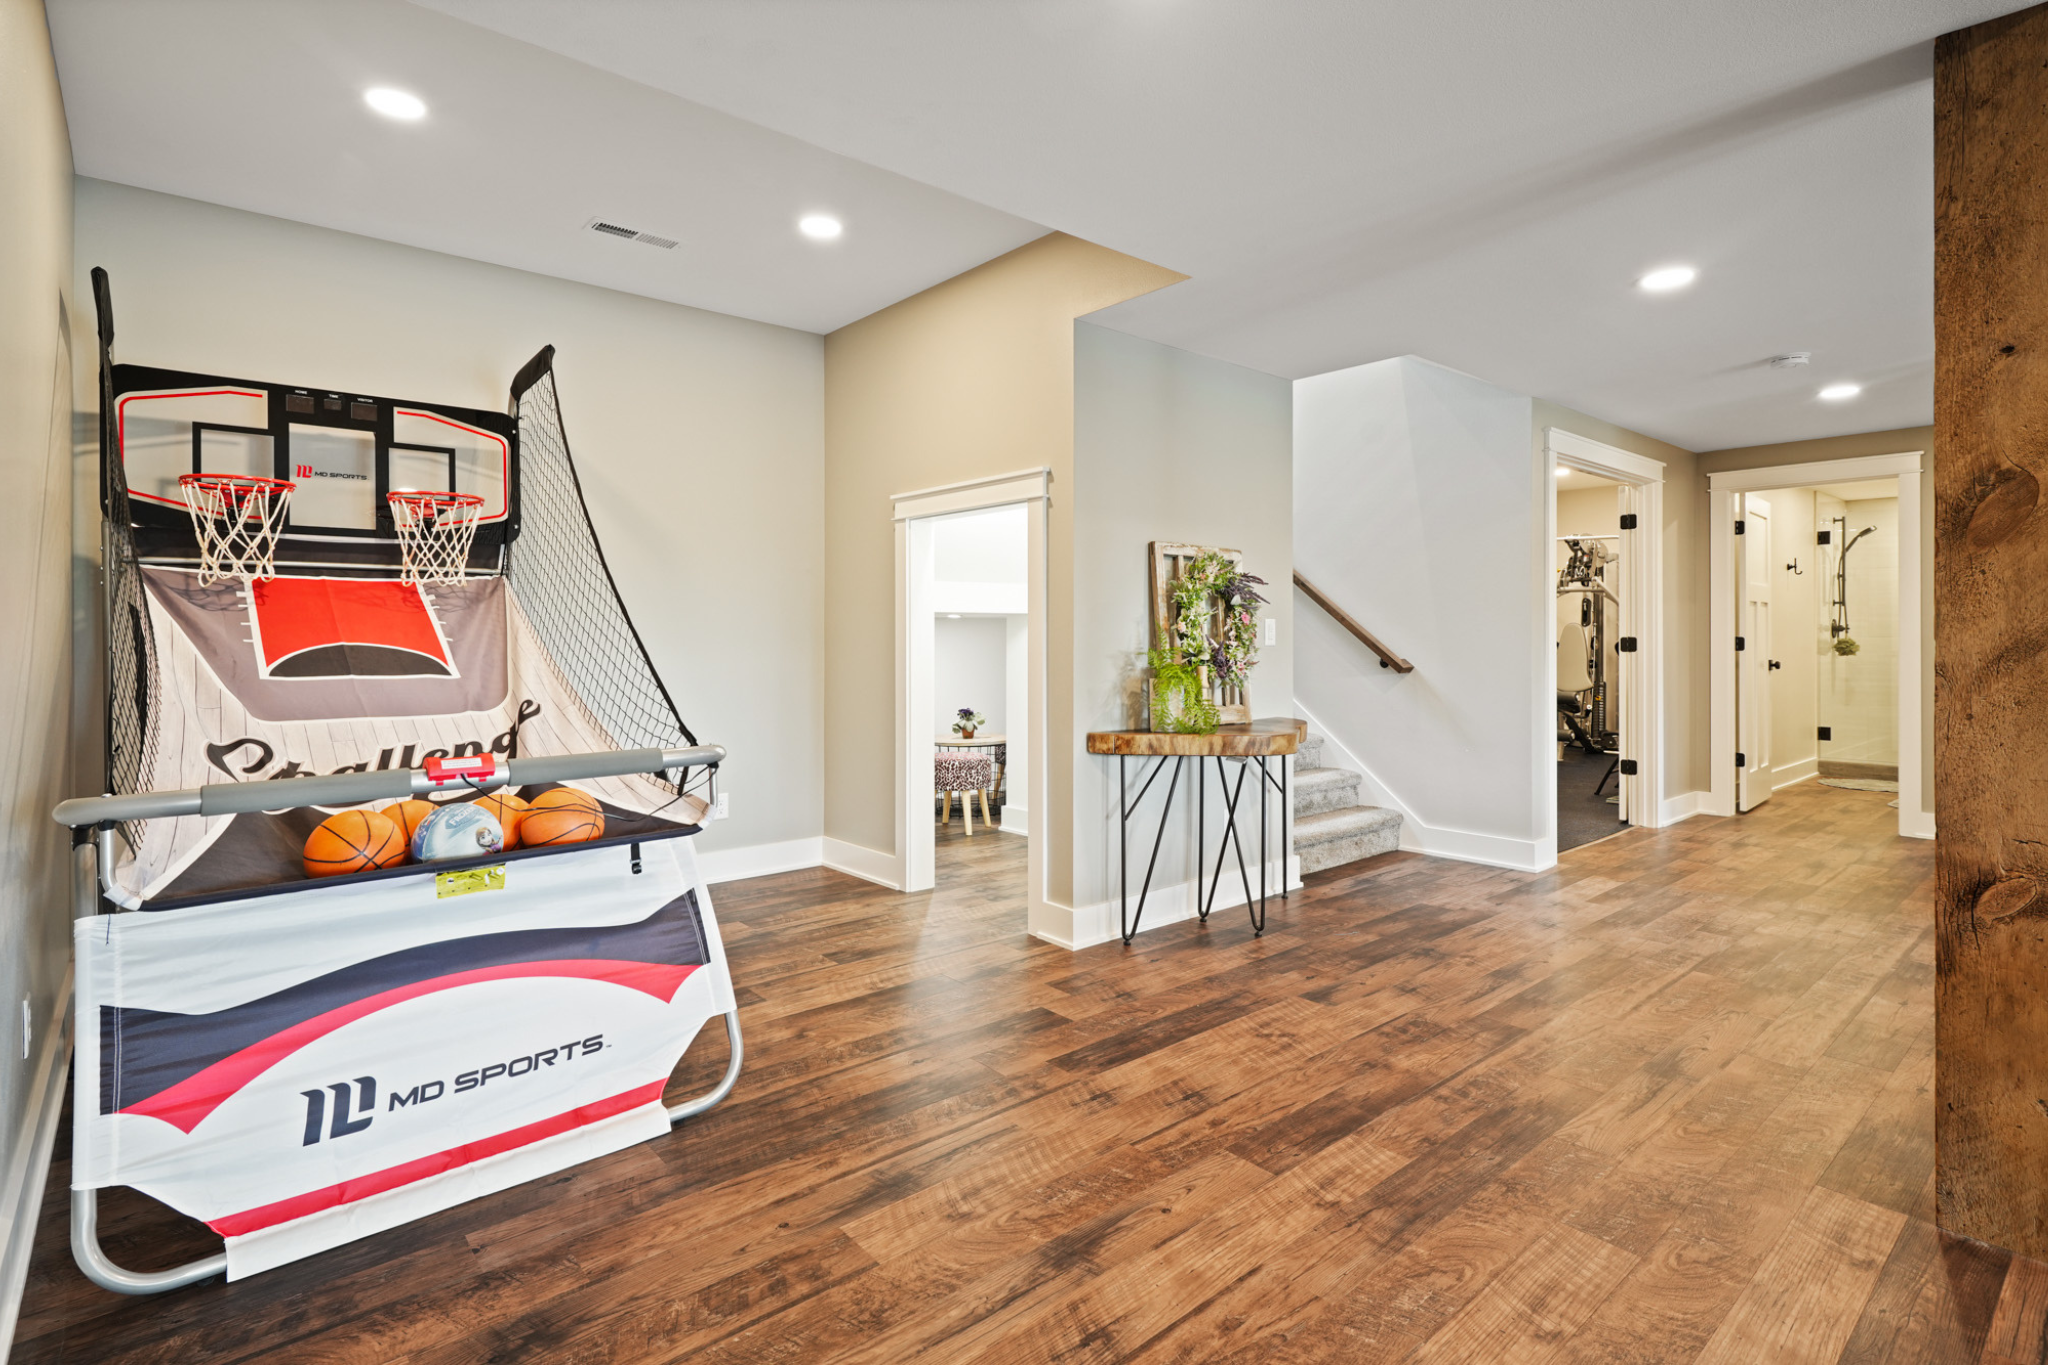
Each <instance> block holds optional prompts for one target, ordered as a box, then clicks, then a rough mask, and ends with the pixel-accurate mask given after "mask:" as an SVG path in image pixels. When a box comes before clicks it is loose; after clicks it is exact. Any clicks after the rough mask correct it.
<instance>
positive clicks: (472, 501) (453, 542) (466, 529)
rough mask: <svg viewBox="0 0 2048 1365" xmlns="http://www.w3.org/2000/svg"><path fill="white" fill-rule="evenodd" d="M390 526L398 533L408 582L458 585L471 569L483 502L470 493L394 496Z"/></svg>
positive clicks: (402, 493)
mask: <svg viewBox="0 0 2048 1365" xmlns="http://www.w3.org/2000/svg"><path fill="white" fill-rule="evenodd" d="M386 501H387V502H389V503H390V504H391V524H392V526H393V527H394V528H395V529H396V530H397V531H398V548H399V551H400V553H401V555H402V556H403V560H404V568H403V570H402V571H401V572H400V574H399V577H401V578H403V579H404V580H405V581H406V582H408V583H456V582H460V581H461V579H462V576H463V570H465V569H466V568H468V566H469V547H470V543H471V542H472V541H474V540H475V539H476V528H477V523H478V522H480V521H482V520H483V511H484V500H483V499H482V498H479V497H476V496H475V495H473V494H470V493H418V492H412V491H405V492H398V493H393V494H391V495H390V496H389V497H388V498H387V499H386Z"/></svg>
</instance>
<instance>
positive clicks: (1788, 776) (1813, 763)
mask: <svg viewBox="0 0 2048 1365" xmlns="http://www.w3.org/2000/svg"><path fill="white" fill-rule="evenodd" d="M1818 776H1820V759H1819V758H1818V757H1814V758H1802V759H1800V760H1799V761H1798V762H1797V763H1787V764H1786V765H1785V766H1784V767H1782V768H1773V769H1771V790H1772V791H1777V790H1778V789H1779V788H1780V787H1789V786H1791V785H1792V784H1793V783H1795V782H1804V781H1806V779H1808V778H1809V777H1818Z"/></svg>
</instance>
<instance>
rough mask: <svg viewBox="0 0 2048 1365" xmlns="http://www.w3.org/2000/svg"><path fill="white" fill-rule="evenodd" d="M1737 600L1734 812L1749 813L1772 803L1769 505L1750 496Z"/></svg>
mask: <svg viewBox="0 0 2048 1365" xmlns="http://www.w3.org/2000/svg"><path fill="white" fill-rule="evenodd" d="M1742 503H1743V506H1742V507H1741V508H1740V509H1739V510H1738V511H1737V513H1736V515H1737V516H1738V517H1740V518H1741V523H1742V528H1743V529H1742V534H1741V535H1740V536H1739V537H1737V539H1736V544H1737V545H1738V546H1740V547H1741V553H1740V554H1739V555H1738V557H1737V558H1738V561H1739V563H1740V564H1741V566H1742V568H1741V573H1742V582H1741V594H1740V596H1739V597H1738V598H1737V600H1738V601H1739V602H1740V603H1741V610H1740V611H1739V612H1738V613H1737V623H1738V624H1737V632H1738V634H1739V635H1740V636H1741V638H1742V649H1741V652H1740V653H1738V654H1737V655H1736V656H1735V678H1736V691H1735V695H1736V725H1735V734H1736V743H1737V745H1738V746H1740V747H1739V751H1740V753H1741V755H1742V772H1741V777H1740V779H1739V781H1738V782H1737V789H1736V802H1735V808H1736V809H1737V810H1754V809H1756V808H1757V807H1758V806H1761V805H1762V804H1763V803H1764V802H1766V801H1768V800H1770V799H1771V679H1770V673H1769V668H1770V659H1771V505H1770V503H1768V502H1766V501H1765V500H1764V499H1763V498H1761V497H1759V496H1758V495H1756V494H1755V493H1745V494H1743V495H1742Z"/></svg>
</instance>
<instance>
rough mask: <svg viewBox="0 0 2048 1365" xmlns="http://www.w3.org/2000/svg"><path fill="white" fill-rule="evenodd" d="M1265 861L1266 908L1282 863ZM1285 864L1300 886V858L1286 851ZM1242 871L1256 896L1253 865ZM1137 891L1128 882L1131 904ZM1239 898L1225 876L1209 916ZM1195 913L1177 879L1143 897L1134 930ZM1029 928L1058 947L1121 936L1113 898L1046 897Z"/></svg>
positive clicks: (1189, 889) (1190, 891) (1240, 889)
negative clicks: (1058, 901) (1059, 900)
mask: <svg viewBox="0 0 2048 1365" xmlns="http://www.w3.org/2000/svg"><path fill="white" fill-rule="evenodd" d="M1266 866H1267V875H1268V876H1269V877H1270V878H1272V881H1271V882H1270V883H1269V885H1270V886H1271V887H1272V888H1273V889H1272V891H1271V892H1270V893H1269V896H1268V901H1267V907H1266V908H1267V911H1268V912H1269V913H1270V912H1271V911H1273V910H1275V909H1277V908H1278V906H1279V895H1280V873H1281V864H1280V861H1279V860H1278V859H1277V858H1276V859H1275V860H1273V861H1272V862H1270V863H1268V864H1267V865H1266ZM1286 866H1287V889H1288V890H1289V891H1298V890H1300V889H1301V859H1299V858H1297V857H1295V856H1294V855H1292V854H1289V855H1288V857H1287V864H1286ZM1247 870H1248V871H1249V872H1250V873H1251V882H1252V893H1253V896H1254V897H1255V898H1256V896H1257V894H1258V889H1259V868H1258V864H1257V863H1251V864H1248V865H1247ZM1232 871H1233V872H1234V871H1235V869H1234V868H1233V869H1232ZM1204 889H1205V890H1206V889H1207V888H1206V887H1205V888H1204ZM1137 894H1138V893H1137V888H1136V887H1133V888H1132V889H1131V899H1132V903H1133V905H1134V906H1135V904H1136V901H1137ZM1244 903H1245V900H1244V886H1243V883H1241V882H1239V881H1238V880H1237V879H1236V877H1235V876H1231V877H1226V878H1224V881H1223V885H1222V886H1220V887H1218V888H1217V890H1216V899H1215V901H1214V902H1213V903H1212V905H1211V908H1210V915H1211V917H1212V918H1213V917H1214V916H1216V915H1220V914H1222V913H1223V912H1224V911H1225V910H1236V909H1240V908H1242V907H1243V905H1244ZM1194 918H1195V884H1194V883H1193V882H1192V881H1187V882H1181V883H1180V884H1178V885H1176V886H1155V887H1153V888H1152V891H1151V894H1150V895H1148V896H1146V897H1145V914H1144V918H1142V919H1141V920H1139V922H1138V932H1139V933H1141V934H1145V933H1150V932H1151V931H1152V930H1154V929H1162V928H1164V927H1166V926H1167V925H1169V924H1179V923H1181V922H1182V921H1184V920H1191V919H1194ZM1029 927H1030V932H1031V936H1032V937H1033V938H1040V939H1044V940H1045V941H1046V942H1047V943H1051V944H1056V945H1057V946H1059V947H1061V948H1074V949H1078V948H1092V947H1094V946H1095V945H1096V944H1098V943H1114V942H1116V941H1118V940H1119V939H1121V938H1122V937H1123V934H1122V932H1121V931H1120V930H1119V929H1118V928H1117V903H1116V902H1115V901H1114V900H1107V901H1102V902H1100V903H1098V904H1095V905H1084V906H1078V907H1076V906H1066V905H1054V904H1051V903H1050V902H1048V903H1046V904H1045V905H1042V906H1034V907H1033V913H1032V915H1031V923H1030V926H1029Z"/></svg>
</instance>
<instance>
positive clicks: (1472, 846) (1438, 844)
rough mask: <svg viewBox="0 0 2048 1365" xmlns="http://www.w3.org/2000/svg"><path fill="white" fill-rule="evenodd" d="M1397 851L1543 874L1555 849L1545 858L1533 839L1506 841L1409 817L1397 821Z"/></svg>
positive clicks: (1554, 862)
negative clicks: (1399, 849) (1399, 821)
mask: <svg viewBox="0 0 2048 1365" xmlns="http://www.w3.org/2000/svg"><path fill="white" fill-rule="evenodd" d="M1401 848H1402V851H1403V852H1407V853H1426V854H1428V855H1429V856H1430V857H1432V858H1450V859H1453V860H1455V861H1457V862H1461V863H1479V864H1481V865H1483V866H1486V867H1505V868H1510V869H1512V870H1513V871H1516V872H1543V871H1547V870H1549V869H1550V868H1553V867H1555V866H1557V853H1556V850H1555V848H1554V847H1553V848H1552V850H1551V852H1550V855H1549V856H1548V857H1545V856H1544V853H1543V849H1542V847H1541V846H1540V844H1539V842H1538V841H1537V840H1535V839H1510V838H1507V837H1506V836H1505V835H1500V834H1474V833H1472V832H1470V831H1469V830H1462V829H1438V828H1436V827H1435V826H1433V825H1425V824H1423V823H1422V822H1421V821H1420V820H1417V819H1416V818H1415V817H1414V816H1412V815H1410V816H1404V817H1403V818H1402V820H1401Z"/></svg>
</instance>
